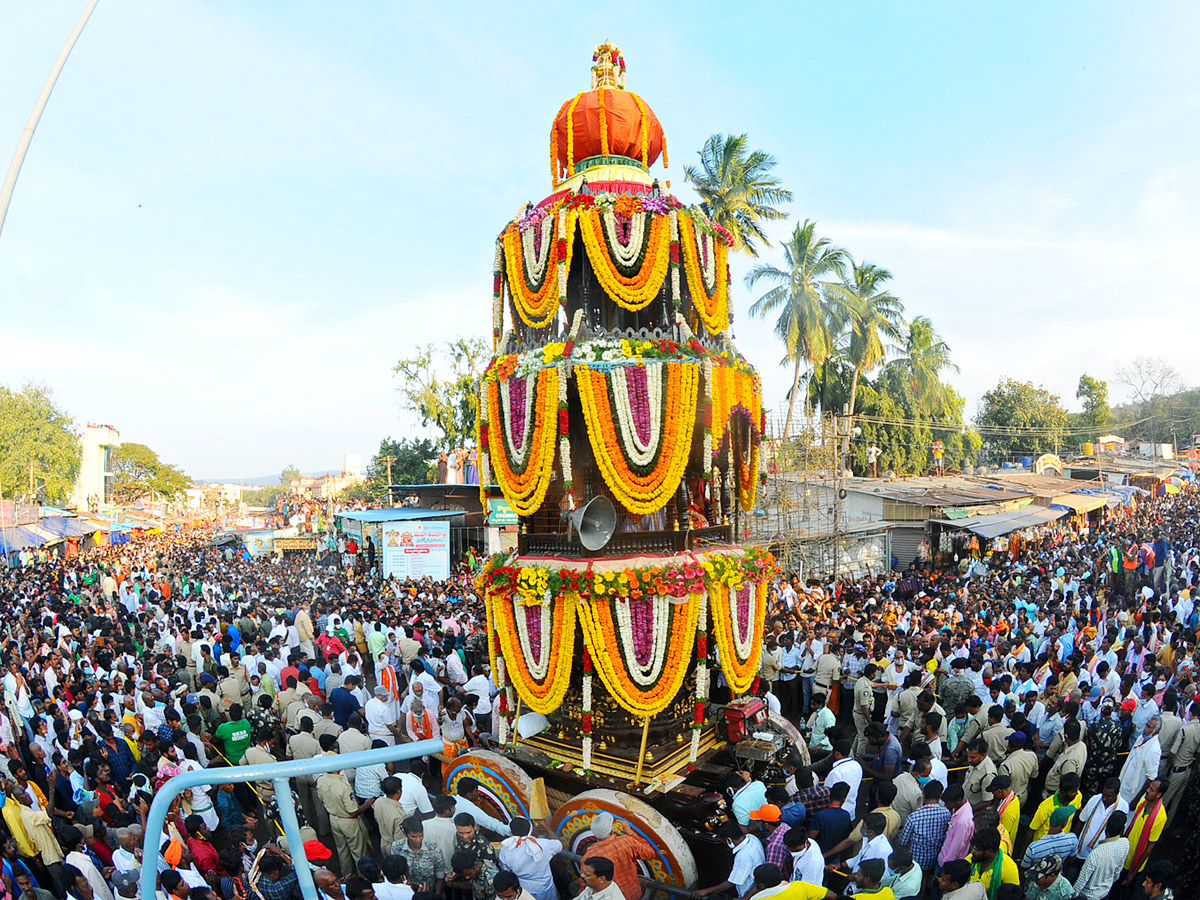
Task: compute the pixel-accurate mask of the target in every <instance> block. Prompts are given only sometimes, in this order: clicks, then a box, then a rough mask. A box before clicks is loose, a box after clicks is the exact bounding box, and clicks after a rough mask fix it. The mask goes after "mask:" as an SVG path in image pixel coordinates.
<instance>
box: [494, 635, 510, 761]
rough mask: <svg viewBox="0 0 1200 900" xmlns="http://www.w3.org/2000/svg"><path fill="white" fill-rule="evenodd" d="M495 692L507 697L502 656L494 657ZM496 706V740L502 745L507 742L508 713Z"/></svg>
mask: <svg viewBox="0 0 1200 900" xmlns="http://www.w3.org/2000/svg"><path fill="white" fill-rule="evenodd" d="M496 692H497V693H498V694H504V696H505V698H507V697H508V694H507V692H506V691H505V684H504V657H503V656H497V657H496ZM498 707H499V704H497V709H496V740H497V741H499V742H500V746H501V747H503V746H504V745H505V744H506V743H507V742H508V714H507V713H502V712H500V710H499V708H498Z"/></svg>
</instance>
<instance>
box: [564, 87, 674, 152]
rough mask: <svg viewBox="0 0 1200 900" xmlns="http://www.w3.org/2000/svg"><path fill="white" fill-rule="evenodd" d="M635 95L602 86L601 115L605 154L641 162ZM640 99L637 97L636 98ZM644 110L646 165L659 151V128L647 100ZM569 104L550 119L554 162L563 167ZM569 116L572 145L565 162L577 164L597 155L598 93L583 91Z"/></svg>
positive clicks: (640, 123) (598, 140) (660, 143)
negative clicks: (554, 138) (555, 146)
mask: <svg viewBox="0 0 1200 900" xmlns="http://www.w3.org/2000/svg"><path fill="white" fill-rule="evenodd" d="M635 96H636V95H635V94H634V93H633V92H632V91H624V90H620V89H619V88H604V118H605V123H606V130H607V132H608V154H609V155H613V156H628V157H629V158H630V159H635V160H637V161H638V162H641V161H642V111H641V109H639V108H638V104H637V100H635V99H634V98H635ZM639 99H640V98H639ZM642 106H643V107H645V110H646V143H647V148H646V149H647V153H646V166H647V167H649V166H650V165H652V164H653V163H654V161H655V160H657V159H658V157H659V156H660V155H661V154H662V150H663V129H662V125H661V124H660V123H659V121H658V116H656V115H655V114H654V110H652V109H651V108H650V106H649V104H648V103H646V101H645V100H642ZM570 111H571V110H570V103H568V104H567V105H566V107H564V108H563V110H562V112H561V113H560V114H559V116H558V118H557V119H556V120H555V122H554V129H555V131H556V132H557V134H558V162H559V164H560V165H561V166H562V167H563V169H564V170H566V169H567V166H568V159H567V115H568V112H570ZM573 113H574V115H573V116H572V117H571V118H572V120H573V122H572V131H573V137H572V141H573V146H572V148H571V157H572V158H571V159H570V160H569V162H571V163H578V162H579V161H580V160H581V159H587V158H588V157H589V156H600V155H602V153H603V151H602V149H601V146H600V92H599V91H587V92H585V93H584V94H582V95H580V97H579V100H578V101H577V102H576V103H575V109H574V110H573Z"/></svg>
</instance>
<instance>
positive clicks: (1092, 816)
mask: <svg viewBox="0 0 1200 900" xmlns="http://www.w3.org/2000/svg"><path fill="white" fill-rule="evenodd" d="M1115 813H1122V814H1123V815H1125V816H1128V815H1129V803H1127V802H1126V800H1125V798H1124V797H1122V796H1121V780H1120V779H1119V778H1109V779H1107V780H1106V781H1105V782H1104V787H1103V789H1102V790H1101V791H1100V793H1099V794H1095V795H1093V796H1092V798H1091V799H1090V800H1088V802H1087V803H1085V804H1084V806H1083V809H1082V810H1081V811H1080V813H1079V822H1080V829H1079V849H1078V850H1077V851H1076V852H1075V855H1076V856H1077V857H1079V859H1087V858H1088V855H1089V854H1090V853H1091V852H1092V850H1093V849H1094V848H1096V847H1097V846H1099V845H1100V843H1101V842H1102V841H1103V840H1104V829H1105V827H1106V826H1107V824H1108V821H1109V820H1110V819H1111V818H1112V817H1113V815H1114V814H1115Z"/></svg>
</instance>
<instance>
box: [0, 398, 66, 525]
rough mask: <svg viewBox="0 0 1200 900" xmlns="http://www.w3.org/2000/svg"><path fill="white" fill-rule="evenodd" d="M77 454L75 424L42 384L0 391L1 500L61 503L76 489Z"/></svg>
mask: <svg viewBox="0 0 1200 900" xmlns="http://www.w3.org/2000/svg"><path fill="white" fill-rule="evenodd" d="M80 456H81V451H80V447H79V440H78V438H77V437H76V433H75V422H74V420H73V419H72V418H71V416H70V415H69V414H68V413H67V412H66V411H65V410H64V409H63V408H62V407H60V406H59V405H58V403H57V402H56V401H55V399H54V394H53V392H51V390H50V389H49V388H48V387H46V386H45V385H42V384H33V383H27V384H25V385H24V386H23V387H22V388H21V390H19V391H12V390H9V389H8V388H6V387H3V386H0V496H2V497H4V498H6V499H10V500H11V499H16V498H22V497H28V495H29V481H30V466H31V465H32V467H33V485H34V497H35V498H37V499H40V500H44V501H46V502H49V503H60V502H63V501H65V500H66V499H67V498H68V497H69V496H70V495H71V490H72V488H73V487H74V486H75V476H76V475H77V474H78V473H79V463H80Z"/></svg>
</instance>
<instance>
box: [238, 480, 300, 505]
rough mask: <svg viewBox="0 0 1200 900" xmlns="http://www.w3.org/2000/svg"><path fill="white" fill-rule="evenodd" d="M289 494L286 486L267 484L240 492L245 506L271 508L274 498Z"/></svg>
mask: <svg viewBox="0 0 1200 900" xmlns="http://www.w3.org/2000/svg"><path fill="white" fill-rule="evenodd" d="M286 493H289V490H288V486H287V485H286V484H267V485H263V486H262V487H256V488H250V489H247V490H244V491H242V499H243V500H244V501H245V502H246V505H247V506H265V507H268V508H270V507H273V506H274V505H275V498H276V497H278V496H279V495H280V494H286Z"/></svg>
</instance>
